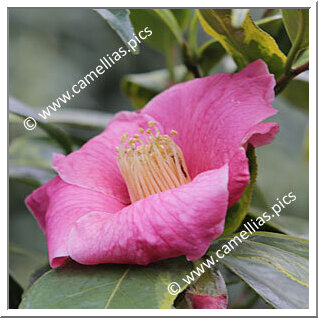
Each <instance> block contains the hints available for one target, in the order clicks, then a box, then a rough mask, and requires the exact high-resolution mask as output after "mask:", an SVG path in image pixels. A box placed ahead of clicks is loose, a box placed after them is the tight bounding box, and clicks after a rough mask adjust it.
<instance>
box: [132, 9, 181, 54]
mask: <svg viewBox="0 0 318 318" xmlns="http://www.w3.org/2000/svg"><path fill="white" fill-rule="evenodd" d="M130 19H131V22H132V24H133V25H134V27H135V29H137V30H141V29H144V28H145V27H147V26H148V28H149V29H150V30H151V31H152V35H151V36H148V37H147V39H145V41H144V42H145V43H147V44H148V45H150V46H152V47H154V48H156V49H157V50H159V51H161V52H166V51H167V47H168V48H170V47H171V46H172V44H173V43H174V42H177V43H178V44H180V45H181V44H182V31H181V28H180V26H179V24H178V21H177V19H176V18H175V16H174V15H173V13H172V12H171V10H170V9H131V10H130Z"/></svg>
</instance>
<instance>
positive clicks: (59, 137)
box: [9, 97, 72, 154]
mask: <svg viewBox="0 0 318 318" xmlns="http://www.w3.org/2000/svg"><path fill="white" fill-rule="evenodd" d="M9 111H10V112H11V113H13V114H15V115H18V116H19V117H21V118H25V117H33V118H34V119H35V120H36V121H37V124H38V126H39V127H40V128H42V129H43V130H44V131H45V132H46V133H47V134H48V135H49V136H50V137H52V138H53V139H55V140H56V141H57V142H58V143H59V144H60V145H61V147H62V148H63V149H64V151H65V153H66V154H68V153H70V152H72V142H71V140H70V137H69V136H68V135H67V134H65V133H64V132H63V130H61V129H60V128H58V127H56V126H54V125H51V124H49V123H47V122H46V121H45V120H44V119H42V118H40V116H38V114H36V112H35V111H34V110H33V109H32V108H31V107H29V106H27V105H26V104H24V103H22V102H20V101H19V100H17V99H15V98H13V97H9ZM35 129H36V128H35Z"/></svg>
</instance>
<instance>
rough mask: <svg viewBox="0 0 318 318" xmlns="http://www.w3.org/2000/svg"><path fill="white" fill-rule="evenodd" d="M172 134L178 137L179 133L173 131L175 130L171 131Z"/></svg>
mask: <svg viewBox="0 0 318 318" xmlns="http://www.w3.org/2000/svg"><path fill="white" fill-rule="evenodd" d="M170 133H171V135H178V132H177V131H175V130H173V129H172V130H171V131H170Z"/></svg>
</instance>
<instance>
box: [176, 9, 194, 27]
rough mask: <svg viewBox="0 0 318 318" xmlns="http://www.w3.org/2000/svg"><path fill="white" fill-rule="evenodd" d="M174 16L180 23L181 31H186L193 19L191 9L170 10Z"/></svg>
mask: <svg viewBox="0 0 318 318" xmlns="http://www.w3.org/2000/svg"><path fill="white" fill-rule="evenodd" d="M170 11H171V12H172V14H173V15H174V16H175V18H176V19H177V21H178V24H179V26H180V28H181V30H185V29H186V28H187V26H188V23H189V21H190V17H191V11H193V10H191V9H170Z"/></svg>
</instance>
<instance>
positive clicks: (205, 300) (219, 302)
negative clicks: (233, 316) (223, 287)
mask: <svg viewBox="0 0 318 318" xmlns="http://www.w3.org/2000/svg"><path fill="white" fill-rule="evenodd" d="M188 297H189V300H190V302H191V304H192V307H193V308H194V309H226V308H227V297H226V296H216V297H210V296H202V295H194V294H189V296H188Z"/></svg>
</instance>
